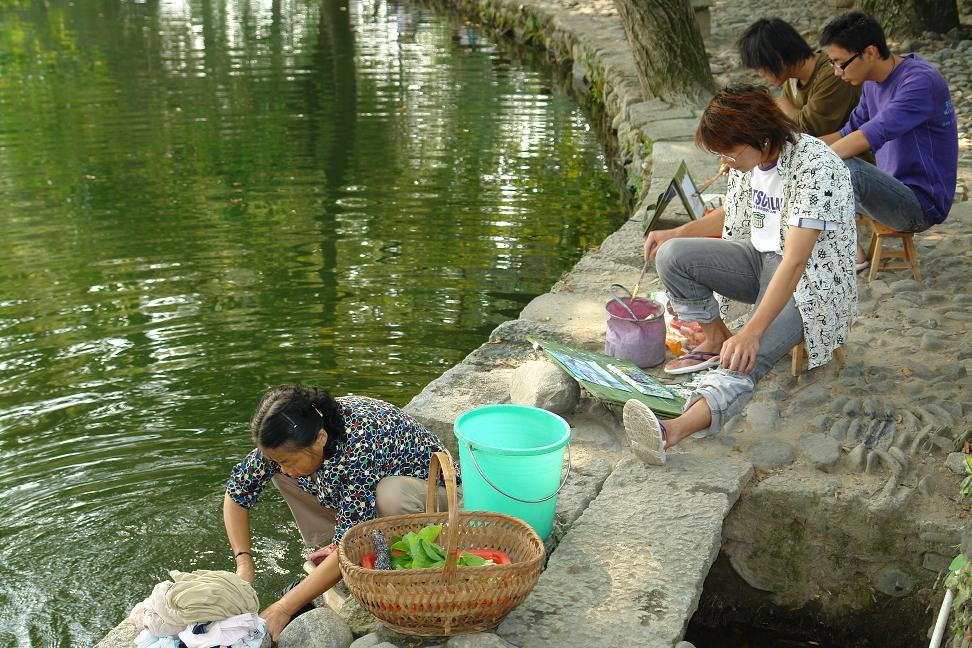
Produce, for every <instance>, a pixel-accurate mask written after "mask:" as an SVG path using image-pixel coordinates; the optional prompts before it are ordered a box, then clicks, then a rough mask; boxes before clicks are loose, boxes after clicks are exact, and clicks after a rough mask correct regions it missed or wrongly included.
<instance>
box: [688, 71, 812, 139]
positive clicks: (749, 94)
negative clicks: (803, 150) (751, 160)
mask: <svg viewBox="0 0 972 648" xmlns="http://www.w3.org/2000/svg"><path fill="white" fill-rule="evenodd" d="M798 132H799V127H798V126H797V125H796V122H794V121H793V120H792V119H790V118H789V117H787V116H786V115H785V114H784V113H783V111H782V110H780V108H779V106H777V105H776V101H774V100H773V95H771V94H770V91H769V89H768V88H766V87H765V86H758V85H751V84H746V83H741V84H737V85H731V86H728V87H726V88H723V89H722V90H720V91H719V92H718V93H717V94H716V96H715V97H713V98H712V101H710V102H709V105H708V106H706V107H705V111H704V112H703V113H702V119H700V120H699V127H698V129H697V130H696V131H695V144H696V145H697V146H698V147H699V148H701V149H704V150H706V151H709V152H712V153H728V152H729V151H731V150H733V149H734V148H736V147H737V146H739V145H746V146H752V147H753V148H754V149H757V150H766V151H767V152H768V153H771V154H774V155H775V154H778V153H779V152H780V151H781V150H782V149H783V144H784V143H785V142H790V143H791V144H795V143H796V138H797V133H798Z"/></svg>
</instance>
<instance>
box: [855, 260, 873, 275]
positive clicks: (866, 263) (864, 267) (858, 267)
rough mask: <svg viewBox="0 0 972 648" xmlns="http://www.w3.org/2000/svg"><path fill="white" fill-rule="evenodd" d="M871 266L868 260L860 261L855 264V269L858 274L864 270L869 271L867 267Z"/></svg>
mask: <svg viewBox="0 0 972 648" xmlns="http://www.w3.org/2000/svg"><path fill="white" fill-rule="evenodd" d="M869 265H871V262H870V261H868V260H867V259H864V260H863V261H860V262H857V261H855V262H854V269H855V271H856V272H862V271H864V270H867V266H869Z"/></svg>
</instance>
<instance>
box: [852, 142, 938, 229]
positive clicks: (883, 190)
mask: <svg viewBox="0 0 972 648" xmlns="http://www.w3.org/2000/svg"><path fill="white" fill-rule="evenodd" d="M844 163H845V164H846V165H847V168H848V169H850V175H851V184H852V185H854V206H855V208H856V209H857V211H858V213H861V214H866V215H867V216H870V217H871V218H873V219H874V220H876V221H877V222H879V223H882V224H884V225H887V226H888V227H890V228H891V229H894V230H897V231H899V232H923V231H925V230H926V229H928V228H929V227H931V226H932V225H934V224H935V221H933V220H932V219H931V218H929V217H928V216H926V215H925V212H924V211H923V210H922V208H921V203H919V202H918V198H917V197H915V192H913V191H912V190H911V189H909V188H908V186H907V185H905V184H903V183H902V182H901V181H899V180H897V179H895V178H894V176H890V175H888V174H887V173H885V172H884V171H882V170H881V169H879V168H877V167H876V166H874V165H873V164H868V163H867V162H864V161H863V160H859V159H858V158H851V159H849V160H844Z"/></svg>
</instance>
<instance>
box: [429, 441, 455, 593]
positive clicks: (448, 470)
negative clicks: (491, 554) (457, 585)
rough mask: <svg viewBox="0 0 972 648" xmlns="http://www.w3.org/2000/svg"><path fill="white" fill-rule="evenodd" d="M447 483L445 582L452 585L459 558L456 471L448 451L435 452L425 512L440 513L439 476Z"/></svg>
mask: <svg viewBox="0 0 972 648" xmlns="http://www.w3.org/2000/svg"><path fill="white" fill-rule="evenodd" d="M440 475H441V476H442V478H443V480H444V481H445V489H446V498H447V499H448V501H449V528H448V530H447V531H446V546H445V552H446V557H445V566H444V567H443V569H444V570H445V581H446V583H451V582H452V581H453V580H455V578H456V566H457V562H458V560H459V557H458V556H457V555H456V554H457V552H458V549H459V495H458V492H457V487H456V469H455V467H454V464H453V463H452V455H451V454H449V451H448V450H442V451H439V452H433V453H432V455H431V456H430V457H429V484H428V488H427V489H426V491H425V511H426V512H427V513H438V511H439V476H440Z"/></svg>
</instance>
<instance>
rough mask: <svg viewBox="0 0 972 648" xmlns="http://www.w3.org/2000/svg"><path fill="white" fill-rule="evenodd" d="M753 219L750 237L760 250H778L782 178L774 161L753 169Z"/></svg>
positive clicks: (755, 246)
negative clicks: (771, 164)
mask: <svg viewBox="0 0 972 648" xmlns="http://www.w3.org/2000/svg"><path fill="white" fill-rule="evenodd" d="M752 190H753V196H752V201H753V220H752V224H751V227H750V237H751V240H752V242H753V247H754V248H756V249H757V250H759V251H760V252H776V253H777V254H782V253H783V252H782V250H780V207H781V206H782V204H783V179H782V178H781V177H780V173H779V171H778V170H777V168H776V164H775V163H774V164H773V166H771V167H770V168H768V169H763V168H761V167H759V166H757V167H755V168H754V169H753V178H752Z"/></svg>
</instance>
